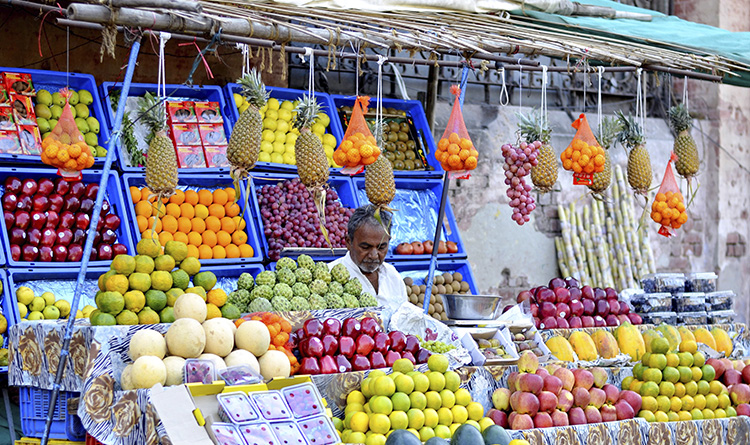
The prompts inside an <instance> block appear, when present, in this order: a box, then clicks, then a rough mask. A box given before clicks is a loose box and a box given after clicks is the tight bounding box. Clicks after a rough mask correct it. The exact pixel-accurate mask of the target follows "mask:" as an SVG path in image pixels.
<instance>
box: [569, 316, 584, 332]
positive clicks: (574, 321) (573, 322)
mask: <svg viewBox="0 0 750 445" xmlns="http://www.w3.org/2000/svg"><path fill="white" fill-rule="evenodd" d="M568 327H570V328H571V329H577V328H582V327H583V322H582V321H581V317H575V316H574V317H570V319H568Z"/></svg>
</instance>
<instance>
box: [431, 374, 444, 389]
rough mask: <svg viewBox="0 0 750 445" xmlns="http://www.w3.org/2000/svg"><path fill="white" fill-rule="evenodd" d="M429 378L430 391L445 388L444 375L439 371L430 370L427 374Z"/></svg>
mask: <svg viewBox="0 0 750 445" xmlns="http://www.w3.org/2000/svg"><path fill="white" fill-rule="evenodd" d="M427 378H428V379H429V380H430V390H431V391H442V390H443V389H445V376H443V374H440V373H439V372H432V373H430V375H428V376H427Z"/></svg>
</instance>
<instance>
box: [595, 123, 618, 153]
mask: <svg viewBox="0 0 750 445" xmlns="http://www.w3.org/2000/svg"><path fill="white" fill-rule="evenodd" d="M621 130H622V124H621V123H620V121H619V119H617V118H614V117H605V118H604V119H602V122H601V123H600V124H599V143H600V144H601V145H602V148H604V149H605V150H609V148H610V147H612V144H614V142H615V140H616V139H617V134H618V133H619V132H620V131H621Z"/></svg>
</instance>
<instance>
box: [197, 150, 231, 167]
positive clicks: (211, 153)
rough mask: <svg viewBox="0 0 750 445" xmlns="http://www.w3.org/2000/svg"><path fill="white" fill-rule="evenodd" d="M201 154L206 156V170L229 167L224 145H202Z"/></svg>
mask: <svg viewBox="0 0 750 445" xmlns="http://www.w3.org/2000/svg"><path fill="white" fill-rule="evenodd" d="M203 152H204V153H205V154H206V164H208V168H220V167H229V166H230V165H229V160H227V146H226V145H204V146H203Z"/></svg>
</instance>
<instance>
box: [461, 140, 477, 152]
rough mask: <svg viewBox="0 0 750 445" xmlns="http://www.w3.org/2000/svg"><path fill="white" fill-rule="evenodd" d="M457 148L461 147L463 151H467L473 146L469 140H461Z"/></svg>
mask: <svg viewBox="0 0 750 445" xmlns="http://www.w3.org/2000/svg"><path fill="white" fill-rule="evenodd" d="M458 146H459V147H461V148H463V149H466V150H468V149H470V148H471V147H473V146H474V144H472V143H471V140H469V139H466V138H461V141H460V142H459V143H458Z"/></svg>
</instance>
